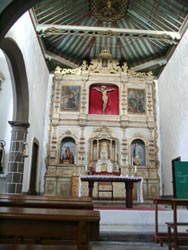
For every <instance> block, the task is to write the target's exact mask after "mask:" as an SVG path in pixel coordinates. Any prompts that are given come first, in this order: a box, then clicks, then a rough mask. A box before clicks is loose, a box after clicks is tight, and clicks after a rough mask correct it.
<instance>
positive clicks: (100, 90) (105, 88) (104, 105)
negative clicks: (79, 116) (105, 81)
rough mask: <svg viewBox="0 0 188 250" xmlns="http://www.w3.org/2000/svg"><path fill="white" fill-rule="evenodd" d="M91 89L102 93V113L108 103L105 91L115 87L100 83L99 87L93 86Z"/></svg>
mask: <svg viewBox="0 0 188 250" xmlns="http://www.w3.org/2000/svg"><path fill="white" fill-rule="evenodd" d="M93 89H95V90H97V91H99V92H101V94H102V102H103V108H102V111H103V113H104V112H105V110H106V107H107V104H108V94H107V93H108V92H109V91H113V90H115V89H114V88H107V86H105V85H102V86H101V88H97V87H94V88H93Z"/></svg>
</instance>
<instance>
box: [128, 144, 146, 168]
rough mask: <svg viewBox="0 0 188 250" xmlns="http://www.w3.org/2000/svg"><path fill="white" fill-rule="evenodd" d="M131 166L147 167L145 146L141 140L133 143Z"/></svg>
mask: <svg viewBox="0 0 188 250" xmlns="http://www.w3.org/2000/svg"><path fill="white" fill-rule="evenodd" d="M131 165H132V166H134V165H136V166H145V165H146V156H145V144H144V142H143V141H142V140H140V139H136V140H134V141H133V142H132V143H131Z"/></svg>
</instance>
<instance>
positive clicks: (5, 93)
mask: <svg viewBox="0 0 188 250" xmlns="http://www.w3.org/2000/svg"><path fill="white" fill-rule="evenodd" d="M0 72H1V73H2V74H3V76H4V78H5V80H4V81H3V82H2V85H1V90H0V114H1V115H0V140H4V141H5V142H6V145H5V147H4V150H5V159H4V167H3V172H4V173H5V175H6V172H7V165H8V153H9V149H10V138H11V127H10V125H9V124H8V121H11V120H12V113H13V100H12V85H11V76H10V73H9V68H8V64H7V59H6V57H5V54H4V53H3V51H2V50H0ZM0 191H1V192H4V191H5V176H1V179H0Z"/></svg>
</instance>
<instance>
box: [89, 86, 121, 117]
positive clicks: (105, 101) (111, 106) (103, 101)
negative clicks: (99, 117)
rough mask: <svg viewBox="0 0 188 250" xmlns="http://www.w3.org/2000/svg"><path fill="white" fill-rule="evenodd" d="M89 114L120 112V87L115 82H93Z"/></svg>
mask: <svg viewBox="0 0 188 250" xmlns="http://www.w3.org/2000/svg"><path fill="white" fill-rule="evenodd" d="M89 114H110V115H118V114H119V88H118V86H116V85H114V84H108V85H104V84H93V85H91V87H90V93H89Z"/></svg>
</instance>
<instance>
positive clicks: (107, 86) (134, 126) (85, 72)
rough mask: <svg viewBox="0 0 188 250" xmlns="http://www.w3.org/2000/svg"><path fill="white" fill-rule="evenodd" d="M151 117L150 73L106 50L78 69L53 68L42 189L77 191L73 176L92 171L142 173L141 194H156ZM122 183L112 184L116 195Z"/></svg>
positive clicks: (153, 103) (155, 136) (153, 96)
mask: <svg viewBox="0 0 188 250" xmlns="http://www.w3.org/2000/svg"><path fill="white" fill-rule="evenodd" d="M156 118H157V116H156V92H155V82H154V79H153V76H152V74H151V73H150V72H148V73H144V72H134V71H132V70H130V69H129V68H128V66H127V64H126V63H124V64H121V65H120V64H119V62H118V61H117V60H115V59H113V58H112V57H111V55H110V53H109V52H108V51H107V50H103V51H102V52H101V53H100V54H99V56H98V57H97V58H96V59H93V60H92V61H91V62H90V64H88V63H87V62H86V61H83V63H82V65H81V67H79V68H76V69H62V68H60V67H57V68H56V70H55V72H54V77H53V84H52V89H51V106H50V117H49V130H48V144H47V154H48V155H47V157H46V174H45V193H46V194H58V195H64V196H71V195H77V192H78V191H77V186H76V185H75V183H74V181H73V180H74V179H76V177H78V176H79V175H86V174H89V172H90V171H91V170H92V171H108V172H113V171H119V172H120V173H121V175H125V176H130V175H137V176H141V177H143V179H144V182H143V183H144V184H143V193H144V199H152V198H153V197H156V196H158V195H159V189H160V177H159V167H160V166H159V160H158V134H157V122H156V120H157V119H156ZM121 185H122V184H120V183H119V184H118V183H116V186H115V192H114V197H115V198H121V197H123V196H124V193H123V191H124V188H122V186H121ZM86 189H87V188H86V187H84V186H83V190H82V191H83V193H85V194H86V195H87V190H86ZM95 193H96V190H94V194H95ZM134 195H135V196H136V188H135V194H134Z"/></svg>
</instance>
